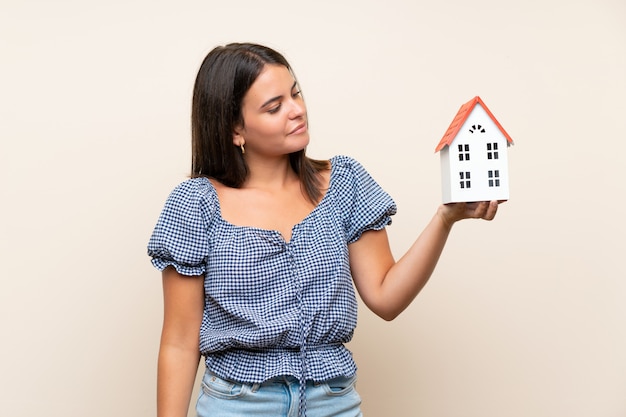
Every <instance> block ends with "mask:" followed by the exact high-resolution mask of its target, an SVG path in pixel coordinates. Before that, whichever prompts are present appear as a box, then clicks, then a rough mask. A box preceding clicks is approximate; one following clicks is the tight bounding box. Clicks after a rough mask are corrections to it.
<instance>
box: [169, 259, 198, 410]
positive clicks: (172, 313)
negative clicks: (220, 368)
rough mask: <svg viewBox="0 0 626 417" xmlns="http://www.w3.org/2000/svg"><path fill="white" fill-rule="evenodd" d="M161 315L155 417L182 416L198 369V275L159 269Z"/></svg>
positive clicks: (189, 398)
mask: <svg viewBox="0 0 626 417" xmlns="http://www.w3.org/2000/svg"><path fill="white" fill-rule="evenodd" d="M163 301H164V317H163V330H162V332H161V344H160V349H159V362H158V373H157V417H186V416H187V412H188V410H189V402H190V400H191V393H192V391H193V386H194V383H195V379H196V373H197V372H198V364H199V362H200V351H199V348H198V343H199V339H200V325H201V323H202V314H203V311H204V280H203V277H202V276H193V277H189V276H184V275H181V274H180V273H178V272H176V270H175V269H174V268H173V267H171V266H169V267H167V268H165V269H164V270H163Z"/></svg>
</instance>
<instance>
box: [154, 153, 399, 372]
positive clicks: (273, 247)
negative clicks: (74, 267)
mask: <svg viewBox="0 0 626 417" xmlns="http://www.w3.org/2000/svg"><path fill="white" fill-rule="evenodd" d="M395 212H396V206H395V203H394V201H393V200H392V199H391V197H390V196H389V195H388V194H387V193H386V192H385V191H383V190H382V188H381V187H380V186H379V185H378V184H377V183H376V182H375V181H374V180H373V179H372V177H371V176H370V175H369V174H368V173H367V172H366V171H365V169H364V168H363V167H362V165H361V164H359V163H358V162H357V161H355V160H354V159H352V158H350V157H346V156H336V157H334V158H332V159H331V175H330V186H329V189H328V191H327V192H326V194H325V195H324V197H323V198H322V200H321V201H320V203H319V204H318V205H317V206H316V207H315V208H314V209H313V211H312V212H311V213H310V214H309V215H308V216H307V217H306V218H305V219H304V220H302V221H301V222H300V223H298V224H296V225H295V226H294V227H293V230H292V238H291V240H290V241H289V242H286V241H285V240H284V239H283V237H282V235H281V234H280V233H279V232H277V231H274V230H265V229H259V228H255V227H246V226H236V225H233V224H231V223H229V222H227V221H226V220H224V219H223V218H222V216H221V212H220V203H219V200H218V196H217V193H216V191H215V188H214V187H213V185H212V184H211V182H210V181H209V180H208V179H206V178H194V179H190V180H187V181H185V182H183V183H181V184H180V185H179V186H177V187H176V188H175V189H174V191H173V192H172V193H171V194H170V196H169V198H168V199H167V201H166V203H165V207H164V209H163V211H162V213H161V215H160V217H159V220H158V222H157V225H156V227H155V229H154V232H153V234H152V237H151V238H150V242H149V244H148V254H149V255H150V256H151V257H152V263H153V264H154V266H155V267H156V268H158V269H159V270H163V269H164V268H165V267H167V266H169V265H172V266H174V268H176V270H177V271H178V272H179V273H181V274H183V275H190V276H191V275H204V277H205V278H204V290H205V305H204V316H203V319H202V325H201V328H200V352H201V353H202V355H203V356H204V357H205V362H206V366H207V368H208V369H210V370H211V371H212V372H213V373H215V374H217V375H219V376H220V377H222V378H227V379H231V380H235V381H240V382H250V383H256V382H263V381H265V380H267V379H270V378H273V377H275V376H280V375H290V376H294V377H296V378H298V379H300V380H301V381H302V380H304V379H309V380H314V381H324V380H328V379H330V378H334V377H337V376H342V375H343V376H348V377H349V376H353V375H354V374H355V372H356V365H355V363H354V361H353V359H352V355H351V353H350V352H349V351H348V350H347V349H346V348H345V347H344V345H343V344H344V343H347V342H349V341H350V340H351V338H352V334H353V331H354V328H355V326H356V321H357V301H356V297H355V293H354V287H353V285H352V277H351V275H350V263H349V258H348V244H350V243H352V242H355V241H356V240H358V239H359V237H360V236H361V234H362V233H363V232H364V231H366V230H371V229H375V230H380V229H382V228H384V227H385V226H386V225H388V224H390V223H391V218H390V216H391V215H393V214H395Z"/></svg>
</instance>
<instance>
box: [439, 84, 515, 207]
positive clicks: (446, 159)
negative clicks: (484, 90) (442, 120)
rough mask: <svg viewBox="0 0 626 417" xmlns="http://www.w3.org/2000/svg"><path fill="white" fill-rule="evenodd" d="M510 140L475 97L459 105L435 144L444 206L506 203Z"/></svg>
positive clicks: (481, 102) (483, 104)
mask: <svg viewBox="0 0 626 417" xmlns="http://www.w3.org/2000/svg"><path fill="white" fill-rule="evenodd" d="M512 144H513V140H512V139H511V137H510V136H509V135H508V133H506V131H505V130H504V128H503V127H502V126H501V125H500V123H498V121H497V120H496V118H495V117H494V116H493V114H492V113H491V112H490V111H489V109H488V108H487V106H485V103H483V101H482V100H481V99H480V97H478V96H476V97H474V98H473V99H472V100H470V101H468V102H467V103H465V104H464V105H462V106H461V108H460V109H459V111H458V113H457V114H456V116H455V117H454V120H452V123H451V124H450V127H449V128H448V130H447V131H446V133H445V135H443V138H442V139H441V142H439V145H437V148H436V149H435V152H439V153H440V155H441V188H442V194H443V202H444V203H458V202H471V201H489V200H500V201H503V200H508V198H509V169H508V155H507V152H508V147H509V145H512Z"/></svg>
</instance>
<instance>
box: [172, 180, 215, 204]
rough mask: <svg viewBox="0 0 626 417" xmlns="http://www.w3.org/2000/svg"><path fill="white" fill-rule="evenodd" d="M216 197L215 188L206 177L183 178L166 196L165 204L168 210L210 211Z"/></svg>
mask: <svg viewBox="0 0 626 417" xmlns="http://www.w3.org/2000/svg"><path fill="white" fill-rule="evenodd" d="M216 201H217V198H216V193H215V188H214V187H213V185H212V184H211V182H210V181H209V179H208V178H205V177H198V178H191V179H188V180H185V181H183V182H181V183H180V184H178V185H177V186H176V187H174V189H173V190H172V192H171V193H170V195H169V196H168V198H167V202H166V206H168V207H169V208H170V210H172V209H173V210H176V209H180V210H194V209H195V210H198V209H200V210H201V211H204V210H205V209H209V210H210V211H212V210H213V209H214V206H215V204H216Z"/></svg>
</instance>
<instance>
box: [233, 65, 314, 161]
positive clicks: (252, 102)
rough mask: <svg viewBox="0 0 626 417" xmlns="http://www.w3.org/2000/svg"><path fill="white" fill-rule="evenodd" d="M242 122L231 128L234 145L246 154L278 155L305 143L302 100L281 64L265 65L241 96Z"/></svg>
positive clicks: (306, 140) (305, 131) (304, 145)
mask: <svg viewBox="0 0 626 417" xmlns="http://www.w3.org/2000/svg"><path fill="white" fill-rule="evenodd" d="M241 111H242V114H243V121H244V125H243V126H239V127H237V128H236V129H235V133H234V135H233V143H234V145H235V146H240V145H241V144H242V143H244V144H245V149H246V157H250V156H253V155H265V156H282V155H287V154H289V153H292V152H296V151H299V150H301V149H304V148H305V147H306V146H307V144H308V143H309V132H308V126H307V115H306V107H305V105H304V100H303V99H302V94H301V93H300V88H299V86H298V85H297V83H296V81H295V79H294V77H293V75H292V74H291V72H289V70H288V69H287V68H286V67H284V66H282V65H266V66H265V68H264V69H263V71H262V72H261V74H259V76H258V77H257V79H256V80H255V81H254V83H253V84H252V86H251V87H250V89H249V90H248V92H247V93H246V95H245V96H244V98H243V103H242V108H241Z"/></svg>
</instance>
